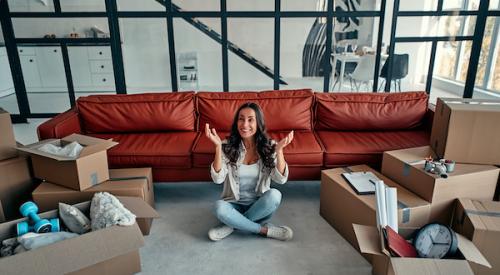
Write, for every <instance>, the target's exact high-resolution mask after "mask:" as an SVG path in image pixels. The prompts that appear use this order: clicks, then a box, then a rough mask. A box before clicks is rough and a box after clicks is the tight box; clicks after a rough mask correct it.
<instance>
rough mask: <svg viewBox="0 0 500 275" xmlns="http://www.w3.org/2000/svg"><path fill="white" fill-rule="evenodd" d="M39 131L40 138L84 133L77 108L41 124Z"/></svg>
mask: <svg viewBox="0 0 500 275" xmlns="http://www.w3.org/2000/svg"><path fill="white" fill-rule="evenodd" d="M37 133H38V139H39V140H44V139H48V138H62V137H65V136H67V135H70V134H73V133H77V134H82V127H81V124H80V118H79V117H78V112H77V110H76V108H72V109H69V110H68V111H66V112H64V113H61V114H58V115H56V116H55V117H53V118H51V119H49V120H47V121H46V122H44V123H42V124H40V126H38V128H37Z"/></svg>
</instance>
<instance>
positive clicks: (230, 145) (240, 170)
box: [205, 102, 293, 241]
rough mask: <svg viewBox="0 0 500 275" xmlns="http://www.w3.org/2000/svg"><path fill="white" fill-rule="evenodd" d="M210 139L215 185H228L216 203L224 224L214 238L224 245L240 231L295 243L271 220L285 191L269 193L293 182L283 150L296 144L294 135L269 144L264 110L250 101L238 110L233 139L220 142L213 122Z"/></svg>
mask: <svg viewBox="0 0 500 275" xmlns="http://www.w3.org/2000/svg"><path fill="white" fill-rule="evenodd" d="M205 134H206V136H207V138H208V139H210V141H212V142H213V143H214V145H215V159H214V161H213V163H212V165H211V167H210V174H211V176H212V180H213V181H214V182H215V183H217V184H221V183H224V188H223V191H222V196H221V197H222V199H221V200H218V201H216V203H215V215H216V216H217V218H218V219H219V220H220V221H221V222H222V223H223V225H221V226H218V227H215V228H212V229H210V230H209V232H208V236H209V238H210V239H211V240H213V241H218V240H222V239H223V238H225V237H227V236H229V235H230V234H231V233H232V232H233V230H234V229H239V230H242V231H247V232H252V233H255V234H260V235H262V236H265V237H269V238H274V239H278V240H282V241H286V240H290V239H291V238H292V237H293V232H292V229H290V228H289V227H288V226H274V225H271V224H269V223H266V221H268V220H269V219H270V218H271V216H272V214H273V213H274V212H275V211H276V210H277V209H278V206H279V204H280V202H281V193H280V191H278V190H277V189H272V188H270V185H271V180H273V181H274V182H277V183H280V184H284V183H285V182H286V181H287V179H288V165H287V163H286V162H285V157H284V155H283V149H284V148H285V147H286V146H287V145H288V144H290V142H292V140H293V131H291V132H290V133H289V134H288V135H287V136H286V137H285V138H284V139H282V140H280V141H279V142H278V143H276V142H275V141H273V140H271V139H269V137H268V136H267V133H266V126H265V123H264V115H263V113H262V110H261V109H260V107H259V106H258V105H257V104H255V103H252V102H247V103H245V104H243V105H242V106H240V107H239V108H238V111H237V112H236V114H235V117H234V121H233V125H232V126H231V134H230V136H229V137H228V140H224V141H221V139H220V138H219V136H218V135H217V132H216V131H215V129H210V127H209V125H208V123H207V124H206V125H205Z"/></svg>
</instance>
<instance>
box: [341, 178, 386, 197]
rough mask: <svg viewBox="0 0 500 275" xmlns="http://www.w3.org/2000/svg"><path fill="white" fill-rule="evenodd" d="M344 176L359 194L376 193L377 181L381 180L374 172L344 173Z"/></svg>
mask: <svg viewBox="0 0 500 275" xmlns="http://www.w3.org/2000/svg"><path fill="white" fill-rule="evenodd" d="M342 177H343V178H344V179H345V180H346V181H347V182H348V183H349V185H351V187H352V189H353V190H354V191H355V192H356V193H357V194H358V195H370V194H375V182H376V181H379V180H380V179H379V178H377V176H375V174H373V173H372V172H350V173H342Z"/></svg>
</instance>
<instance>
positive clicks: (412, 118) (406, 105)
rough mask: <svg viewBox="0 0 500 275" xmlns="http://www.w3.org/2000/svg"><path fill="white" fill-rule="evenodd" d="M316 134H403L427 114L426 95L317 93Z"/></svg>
mask: <svg viewBox="0 0 500 275" xmlns="http://www.w3.org/2000/svg"><path fill="white" fill-rule="evenodd" d="M316 102H317V103H316V111H315V117H316V125H315V129H316V130H337V131H373V130H406V129H411V128H415V127H417V126H419V125H420V124H421V123H422V119H423V118H424V115H425V112H426V111H427V105H428V96H427V94H426V93H425V92H405V93H380V94H376V93H316Z"/></svg>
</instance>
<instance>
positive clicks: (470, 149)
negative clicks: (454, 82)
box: [430, 98, 500, 165]
mask: <svg viewBox="0 0 500 275" xmlns="http://www.w3.org/2000/svg"><path fill="white" fill-rule="evenodd" d="M498 121H500V100H490V99H488V100H487V99H476V98H474V99H470V98H438V100H437V103H436V111H435V112H434V121H433V123H432V131H431V140H430V144H431V146H432V148H433V149H434V150H435V151H436V153H437V154H438V155H439V156H440V157H441V158H446V159H452V160H455V161H456V162H463V163H477V164H496V165H500V127H498Z"/></svg>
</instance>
